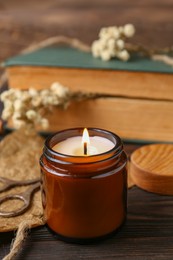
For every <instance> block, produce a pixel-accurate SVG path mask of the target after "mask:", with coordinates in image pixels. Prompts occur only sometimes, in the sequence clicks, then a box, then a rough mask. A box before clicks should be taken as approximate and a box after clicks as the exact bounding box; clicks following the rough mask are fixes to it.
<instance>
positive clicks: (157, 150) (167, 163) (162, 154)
mask: <svg viewBox="0 0 173 260" xmlns="http://www.w3.org/2000/svg"><path fill="white" fill-rule="evenodd" d="M130 176H131V177H132V179H133V181H134V183H135V184H136V185H137V186H139V187H140V188H142V189H144V190H147V191H150V192H155V193H159V194H164V195H173V144H152V145H146V146H143V147H141V148H139V149H137V150H136V151H134V152H133V153H132V155H131V163H130Z"/></svg>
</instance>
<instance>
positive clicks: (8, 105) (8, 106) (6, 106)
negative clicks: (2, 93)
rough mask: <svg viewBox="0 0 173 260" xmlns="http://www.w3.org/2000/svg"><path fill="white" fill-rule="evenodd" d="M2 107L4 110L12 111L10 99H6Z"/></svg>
mask: <svg viewBox="0 0 173 260" xmlns="http://www.w3.org/2000/svg"><path fill="white" fill-rule="evenodd" d="M4 106H5V108H8V109H11V110H13V101H11V100H10V99H6V100H5V101H4Z"/></svg>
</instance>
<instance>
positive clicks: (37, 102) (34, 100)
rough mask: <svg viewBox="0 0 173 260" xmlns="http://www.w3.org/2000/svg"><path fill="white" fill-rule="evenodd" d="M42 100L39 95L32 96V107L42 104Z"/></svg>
mask: <svg viewBox="0 0 173 260" xmlns="http://www.w3.org/2000/svg"><path fill="white" fill-rule="evenodd" d="M42 102H43V100H42V97H41V96H34V97H33V98H32V100H31V104H32V105H33V106H34V107H39V106H40V105H41V104H42Z"/></svg>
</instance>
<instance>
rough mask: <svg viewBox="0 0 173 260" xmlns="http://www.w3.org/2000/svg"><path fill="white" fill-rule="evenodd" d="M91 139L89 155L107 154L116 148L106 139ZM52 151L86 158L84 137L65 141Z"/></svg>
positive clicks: (97, 137)
mask: <svg viewBox="0 0 173 260" xmlns="http://www.w3.org/2000/svg"><path fill="white" fill-rule="evenodd" d="M89 139H90V143H88V144H87V155H95V154H101V153H105V152H107V151H109V150H111V149H112V148H113V147H114V146H115V144H114V143H113V142H112V141H110V140H109V139H107V138H104V137H100V136H91V137H89ZM52 149H53V150H54V151H56V152H58V153H62V154H66V155H73V156H85V155H84V146H83V143H82V136H75V137H70V138H67V139H66V140H64V141H62V142H59V143H57V144H56V145H55V146H54V147H53V148H52Z"/></svg>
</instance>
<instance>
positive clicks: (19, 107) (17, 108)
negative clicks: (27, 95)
mask: <svg viewBox="0 0 173 260" xmlns="http://www.w3.org/2000/svg"><path fill="white" fill-rule="evenodd" d="M23 107H24V104H23V102H22V100H20V99H16V100H15V101H14V110H15V111H21V110H22V109H23Z"/></svg>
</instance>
